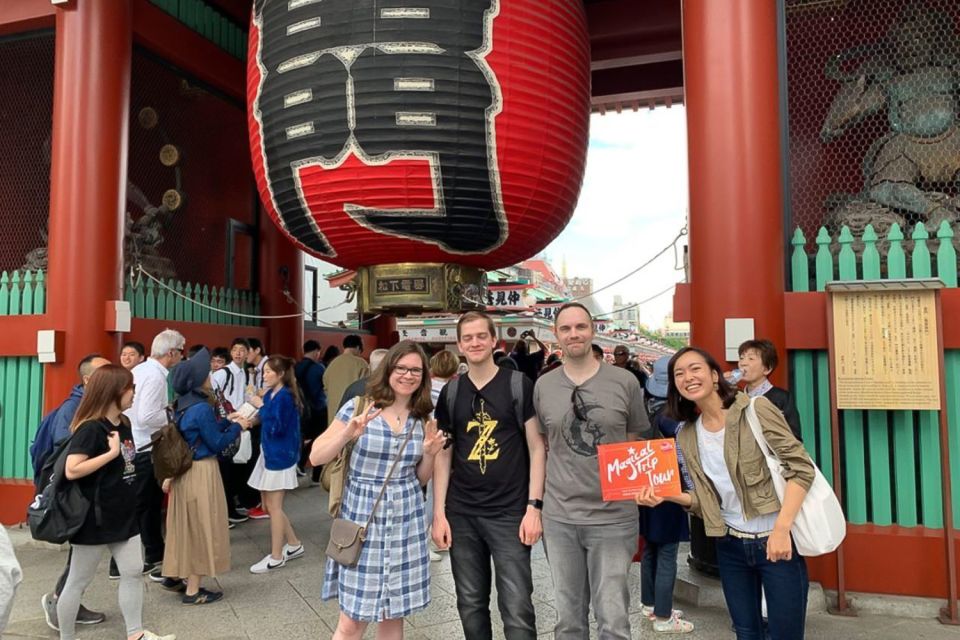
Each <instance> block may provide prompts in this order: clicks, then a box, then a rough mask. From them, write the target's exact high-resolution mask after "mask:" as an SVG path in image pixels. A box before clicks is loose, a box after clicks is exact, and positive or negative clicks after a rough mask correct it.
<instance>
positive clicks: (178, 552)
mask: <svg viewBox="0 0 960 640" xmlns="http://www.w3.org/2000/svg"><path fill="white" fill-rule="evenodd" d="M165 544H166V550H165V551H164V554H163V575H164V576H169V577H172V578H186V577H187V576H189V575H200V576H217V575H220V574H221V573H226V572H227V571H229V570H230V533H229V530H228V528H227V501H226V498H225V497H224V493H223V481H222V480H221V479H220V468H219V466H218V465H217V459H216V457H212V458H206V459H204V460H194V461H193V464H192V465H191V466H190V470H189V471H187V472H186V473H185V474H183V475H182V476H180V477H179V478H177V479H176V480H174V481H173V486H172V487H171V489H170V499H169V502H168V504H167V537H166V542H165Z"/></svg>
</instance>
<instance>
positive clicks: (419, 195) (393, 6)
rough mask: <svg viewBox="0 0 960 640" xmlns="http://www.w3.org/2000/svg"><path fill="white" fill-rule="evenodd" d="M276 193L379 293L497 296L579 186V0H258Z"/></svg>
mask: <svg viewBox="0 0 960 640" xmlns="http://www.w3.org/2000/svg"><path fill="white" fill-rule="evenodd" d="M248 59H249V62H248V73H247V95H248V102H249V105H248V106H249V109H248V113H249V130H250V147H251V153H252V158H253V167H254V172H255V175H256V179H257V185H258V188H259V191H260V196H261V199H262V201H263V204H264V207H265V209H266V211H267V213H268V214H269V215H270V216H271V218H272V219H273V220H274V221H275V222H276V223H277V224H278V225H279V226H280V228H281V229H283V230H284V232H285V233H286V234H287V235H288V236H289V237H290V238H292V239H293V240H294V241H295V242H296V243H297V244H298V245H299V246H300V247H301V248H303V249H304V250H305V251H307V252H309V253H312V254H313V255H316V256H317V257H320V258H322V259H324V260H327V261H329V262H333V263H335V264H337V265H340V266H342V267H345V268H350V269H357V271H358V275H359V283H360V287H361V293H360V299H361V301H362V306H363V307H366V308H368V309H386V308H444V309H451V308H453V309H457V308H461V307H463V306H465V305H466V306H469V305H470V304H477V305H483V304H484V297H485V296H484V295H483V293H484V292H483V286H484V284H485V283H484V280H483V274H484V272H485V270H487V269H491V268H497V267H501V266H506V265H509V264H514V263H516V262H519V261H521V260H523V259H525V258H527V257H529V256H531V255H533V254H535V253H537V252H538V251H540V250H541V249H542V248H543V247H545V246H546V245H547V244H548V243H549V242H550V241H551V240H552V239H553V238H554V237H556V235H557V234H558V233H559V232H560V230H561V229H562V228H563V226H564V225H565V224H566V223H567V221H568V220H569V218H570V215H571V213H572V212H573V208H574V206H575V204H576V201H577V197H578V195H579V191H580V184H581V181H582V178H583V169H584V164H585V159H586V147H587V135H588V125H589V113H590V49H589V40H588V35H587V26H586V19H585V14H584V9H583V6H582V3H581V2H579V1H571V0H322V1H321V0H255V2H254V7H253V17H252V25H251V29H250V55H249V58H248Z"/></svg>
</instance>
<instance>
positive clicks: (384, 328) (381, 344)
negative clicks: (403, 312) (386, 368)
mask: <svg viewBox="0 0 960 640" xmlns="http://www.w3.org/2000/svg"><path fill="white" fill-rule="evenodd" d="M368 328H369V329H370V331H372V332H373V335H375V336H376V337H377V348H378V349H389V348H390V347H392V346H393V345H395V344H397V343H398V342H399V341H400V335H399V334H398V333H397V317H396V316H393V315H390V314H389V313H385V314H383V315H381V316H379V317H378V318H377V319H376V320H374V321H373V322H371V323H370V326H369V327H368Z"/></svg>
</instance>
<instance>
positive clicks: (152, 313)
mask: <svg viewBox="0 0 960 640" xmlns="http://www.w3.org/2000/svg"><path fill="white" fill-rule="evenodd" d="M143 317H144V318H151V319H153V318H156V317H157V285H156V284H155V283H154V281H153V280H147V286H146V292H145V293H144V304H143Z"/></svg>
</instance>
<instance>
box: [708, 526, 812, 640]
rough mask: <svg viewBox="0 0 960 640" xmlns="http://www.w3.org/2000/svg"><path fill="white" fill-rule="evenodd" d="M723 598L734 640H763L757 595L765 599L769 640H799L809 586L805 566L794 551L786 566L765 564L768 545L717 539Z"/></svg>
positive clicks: (726, 538) (760, 541) (728, 538)
mask: <svg viewBox="0 0 960 640" xmlns="http://www.w3.org/2000/svg"><path fill="white" fill-rule="evenodd" d="M717 564H718V565H719V566H720V582H721V584H722V585H723V597H724V598H725V599H726V601H727V609H729V611H730V617H731V618H732V619H733V629H734V631H736V633H737V640H764V638H765V636H764V628H763V618H762V616H761V613H760V595H761V593H764V594H766V597H767V623H768V633H769V637H770V640H803V631H804V624H805V622H806V615H807V593H808V591H809V586H810V582H809V579H808V578H807V564H806V562H804V560H803V558H802V557H800V555H798V554H797V548H796V546H794V548H793V557H792V559H790V560H781V561H779V562H770V561H769V560H767V539H766V538H760V539H758V540H741V539H740V538H735V537H733V536H723V537H722V538H717Z"/></svg>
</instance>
